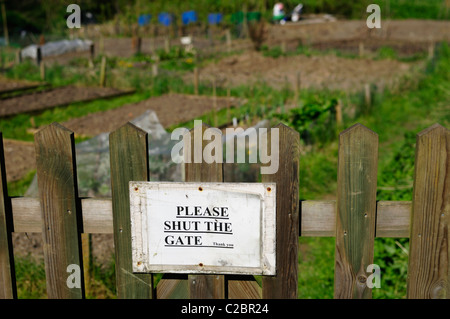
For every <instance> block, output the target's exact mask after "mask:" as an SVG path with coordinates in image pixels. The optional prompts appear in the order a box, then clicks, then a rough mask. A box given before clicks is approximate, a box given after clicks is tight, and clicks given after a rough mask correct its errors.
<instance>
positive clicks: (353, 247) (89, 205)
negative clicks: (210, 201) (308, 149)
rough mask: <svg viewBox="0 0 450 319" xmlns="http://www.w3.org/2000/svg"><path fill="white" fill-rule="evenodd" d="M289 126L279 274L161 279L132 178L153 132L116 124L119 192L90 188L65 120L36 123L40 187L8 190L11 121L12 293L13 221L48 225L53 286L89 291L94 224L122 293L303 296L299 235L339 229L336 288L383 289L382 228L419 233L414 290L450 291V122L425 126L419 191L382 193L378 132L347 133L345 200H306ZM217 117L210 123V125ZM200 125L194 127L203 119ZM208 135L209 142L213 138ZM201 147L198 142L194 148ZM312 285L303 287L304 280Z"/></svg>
mask: <svg viewBox="0 0 450 319" xmlns="http://www.w3.org/2000/svg"><path fill="white" fill-rule="evenodd" d="M276 127H277V128H279V143H280V144H279V154H280V158H279V169H278V171H277V172H276V173H275V174H272V175H262V177H261V179H262V181H263V182H275V183H276V184H277V198H276V205H277V207H276V214H277V217H276V221H277V232H276V247H277V256H276V261H277V275H276V276H273V277H263V278H262V284H261V286H260V285H259V284H258V283H257V282H256V281H255V279H254V278H253V277H252V276H232V275H173V274H172V275H169V274H165V275H164V276H163V277H162V279H161V280H160V281H159V282H158V284H157V285H154V278H153V275H151V274H134V273H133V272H132V265H131V225H130V200H129V191H128V182H129V181H148V180H149V169H151V167H150V168H149V162H148V139H147V133H146V132H144V131H143V130H141V129H139V128H137V127H136V126H134V125H132V124H130V123H128V124H126V125H124V126H122V127H121V128H119V129H118V130H116V131H114V132H112V133H111V134H110V159H111V188H112V198H111V199H100V198H79V197H78V188H77V174H76V159H75V144H74V134H73V132H71V131H69V130H68V129H66V128H64V127H62V126H61V125H59V124H58V123H53V124H51V125H49V126H47V127H45V128H43V129H42V130H40V131H39V132H38V133H36V135H35V147H36V160H37V176H38V187H39V198H26V197H21V198H11V197H9V196H8V192H7V183H6V173H5V161H4V154H3V142H2V136H1V133H0V175H1V176H0V177H1V178H0V298H16V297H17V292H16V282H15V272H14V255H13V247H12V239H11V237H12V236H11V234H12V232H41V233H42V235H43V241H44V260H45V269H46V280H47V294H48V297H49V298H84V296H85V293H84V284H83V280H82V281H81V282H82V284H81V287H80V288H69V287H68V285H67V278H68V276H69V273H68V271H67V269H68V268H67V267H68V265H79V268H80V270H81V276H83V258H82V253H83V245H82V236H84V234H89V233H113V234H114V245H115V258H116V283H117V296H118V298H229V299H233V298H244V299H245V298H268V299H271V298H297V291H298V289H299V288H298V236H335V237H336V250H335V288H334V289H335V298H371V289H370V288H369V287H368V285H367V283H368V276H367V273H366V270H367V267H368V266H369V265H370V264H372V263H373V252H374V238H375V237H409V238H410V252H409V269H408V288H407V293H408V297H409V298H450V277H449V276H450V268H449V267H450V249H449V247H450V237H449V229H448V224H449V221H450V132H449V130H447V129H446V128H444V127H442V126H440V125H438V124H435V125H433V126H431V127H430V128H428V129H426V130H424V131H422V132H420V133H419V134H418V135H417V144H416V161H415V176H414V190H413V201H412V202H394V201H377V200H376V189H377V166H378V135H377V134H376V133H375V132H373V131H371V130H370V129H368V128H366V127H364V126H363V125H361V124H356V125H354V126H352V127H350V128H348V129H347V130H345V131H343V132H342V133H341V134H340V137H339V161H338V168H337V169H338V192H337V200H336V201H309V200H305V201H299V197H298V196H299V195H298V193H299V183H300V182H301V180H299V165H300V163H301V158H300V137H299V134H298V133H297V132H296V131H294V130H293V129H291V128H288V127H286V126H284V125H282V124H280V125H277V126H276ZM204 129H206V127H205V126H203V130H204ZM191 134H192V131H191ZM203 146H204V145H203ZM191 154H192V156H193V152H191ZM223 179H224V177H223V165H222V164H221V163H212V164H208V163H205V162H202V163H190V164H185V180H186V181H190V182H223ZM300 289H301V287H300Z"/></svg>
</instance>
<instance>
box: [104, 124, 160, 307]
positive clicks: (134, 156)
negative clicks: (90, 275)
mask: <svg viewBox="0 0 450 319" xmlns="http://www.w3.org/2000/svg"><path fill="white" fill-rule="evenodd" d="M109 147H110V149H109V150H110V161H111V195H112V209H113V228H114V247H115V258H116V286H117V297H118V298H120V299H148V298H152V296H153V279H152V278H153V276H152V275H151V274H133V270H132V264H131V220H130V195H129V182H130V181H148V180H149V167H148V142H147V133H146V132H145V131H143V130H141V129H140V128H138V127H136V126H134V125H133V124H131V123H127V124H125V125H124V126H122V127H120V128H118V129H117V130H116V131H114V132H112V133H111V134H110V136H109Z"/></svg>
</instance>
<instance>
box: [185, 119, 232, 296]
mask: <svg viewBox="0 0 450 319" xmlns="http://www.w3.org/2000/svg"><path fill="white" fill-rule="evenodd" d="M207 129H208V126H207V125H205V124H202V126H201V127H198V126H197V127H194V128H193V129H192V130H191V131H190V132H189V133H186V134H190V136H191V139H190V140H191V145H190V147H191V161H190V162H191V163H185V174H186V175H185V181H186V182H223V166H222V163H221V162H220V163H217V162H212V163H210V164H208V163H206V162H205V159H204V158H202V156H201V155H203V150H204V148H205V146H206V145H207V144H209V143H211V142H210V141H207V140H204V139H203V134H204V133H205V130H207ZM209 129H214V130H216V129H215V128H209ZM218 133H219V134H220V138H222V133H221V132H220V131H219V132H218ZM200 134H201V135H200ZM199 135H200V136H199ZM200 139H201V144H196V143H195V142H196V141H197V142H199V141H200ZM220 145H222V141H221V140H220ZM187 146H188V145H187V144H185V148H186V147H187ZM195 146H197V147H195ZM200 146H201V147H200ZM217 151H218V152H220V154H219V155H218V156H219V157H220V158H221V159H222V158H223V156H222V147H220V149H219V150H217ZM200 152H201V154H200ZM195 159H197V160H199V159H202V160H201V162H200V163H195V162H194V160H195ZM188 282H189V296H190V298H192V299H223V298H225V277H224V276H223V275H189V277H188Z"/></svg>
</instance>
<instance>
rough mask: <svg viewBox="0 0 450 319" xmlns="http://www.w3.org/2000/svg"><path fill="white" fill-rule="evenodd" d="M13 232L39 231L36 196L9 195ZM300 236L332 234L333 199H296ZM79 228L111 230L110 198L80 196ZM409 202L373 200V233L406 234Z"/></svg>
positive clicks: (334, 226) (97, 230) (334, 213)
mask: <svg viewBox="0 0 450 319" xmlns="http://www.w3.org/2000/svg"><path fill="white" fill-rule="evenodd" d="M11 202H12V211H13V220H14V229H13V230H12V231H14V232H18V233H20V232H24V233H25V232H27V233H40V232H41V231H42V222H41V208H40V203H39V199H38V198H32V197H16V198H12V199H11ZM300 205H301V208H300V220H301V221H300V229H301V230H300V236H301V237H334V236H335V233H336V201H335V200H324V201H320V200H305V201H300ZM81 207H82V212H83V232H84V233H88V234H112V233H113V218H112V202H111V199H110V198H83V199H81ZM410 212H411V202H410V201H401V202H400V201H379V202H377V218H376V219H377V226H376V233H375V237H388V238H389V237H391V238H409V222H410Z"/></svg>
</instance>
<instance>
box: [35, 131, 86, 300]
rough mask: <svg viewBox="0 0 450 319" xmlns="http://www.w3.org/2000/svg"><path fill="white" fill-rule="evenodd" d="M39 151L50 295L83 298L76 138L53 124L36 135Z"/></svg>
mask: <svg viewBox="0 0 450 319" xmlns="http://www.w3.org/2000/svg"><path fill="white" fill-rule="evenodd" d="M35 147H36V169H37V180H38V188H39V198H40V203H41V215H42V235H43V236H42V237H43V242H44V259H45V272H46V278H47V295H48V298H49V299H55V298H61V299H64V298H67V299H78V298H83V297H84V278H83V265H82V263H83V261H82V255H81V232H82V229H81V227H82V221H81V209H80V207H81V206H80V201H79V198H78V188H77V174H76V163H75V142H74V134H73V132H72V131H70V130H68V129H66V128H65V127H63V126H61V125H60V124H58V123H53V124H51V125H49V126H47V127H45V128H43V129H41V130H40V131H38V132H37V133H36V134H35ZM71 271H72V275H73V277H71V278H69V276H71ZM72 279H73V280H72Z"/></svg>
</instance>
